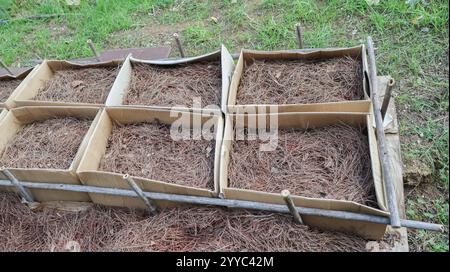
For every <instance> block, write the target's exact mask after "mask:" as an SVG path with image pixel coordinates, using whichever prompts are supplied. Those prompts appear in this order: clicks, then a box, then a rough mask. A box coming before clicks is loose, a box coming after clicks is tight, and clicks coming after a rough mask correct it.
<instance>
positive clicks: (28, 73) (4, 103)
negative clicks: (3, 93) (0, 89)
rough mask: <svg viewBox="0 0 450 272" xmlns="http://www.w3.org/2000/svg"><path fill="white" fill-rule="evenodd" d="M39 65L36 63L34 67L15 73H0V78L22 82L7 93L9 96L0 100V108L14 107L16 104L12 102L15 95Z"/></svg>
mask: <svg viewBox="0 0 450 272" xmlns="http://www.w3.org/2000/svg"><path fill="white" fill-rule="evenodd" d="M38 66H39V65H36V66H35V67H32V68H29V69H25V70H23V71H21V72H20V73H18V74H16V75H8V74H6V75H1V76H0V81H1V80H14V79H20V80H22V82H20V84H19V86H17V88H16V89H15V90H14V91H13V92H12V93H11V94H10V95H9V98H8V99H6V101H0V108H6V109H12V108H15V107H16V104H15V103H14V99H15V98H16V97H17V95H18V94H19V93H20V92H21V91H22V90H23V89H24V88H25V86H26V85H27V82H28V81H29V80H30V78H31V76H32V74H33V73H35V72H36V70H37V69H38Z"/></svg>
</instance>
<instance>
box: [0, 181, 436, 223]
mask: <svg viewBox="0 0 450 272" xmlns="http://www.w3.org/2000/svg"><path fill="white" fill-rule="evenodd" d="M20 183H21V184H22V186H24V187H27V188H31V189H43V190H59V191H71V192H81V193H94V194H104V195H118V196H126V197H137V195H136V193H135V192H134V191H132V190H125V189H116V188H106V187H96V186H87V185H73V184H57V183H41V182H27V181H21V182H20ZM0 186H13V185H12V184H11V182H10V181H9V180H0ZM143 193H144V195H145V196H146V197H147V198H150V199H153V200H155V201H156V200H164V201H172V202H179V203H189V204H195V205H213V206H223V207H229V208H240V209H251V210H260V211H269V212H277V213H290V211H289V209H288V208H287V207H286V205H279V204H269V203H260V202H254V201H246V200H234V199H220V198H210V197H200V196H188V195H176V194H166V193H155V192H143ZM296 209H297V211H298V212H299V213H300V214H302V215H310V216H321V217H328V218H335V219H342V220H352V221H361V222H369V223H376V224H383V225H389V223H390V219H389V218H387V217H384V216H377V215H368V214H360V213H354V212H344V211H335V210H326V209H315V208H306V207H298V206H297V207H296ZM401 226H402V227H407V228H416V229H424V230H431V231H440V232H442V231H443V230H444V228H443V226H442V225H439V224H433V223H426V222H420V221H413V220H401Z"/></svg>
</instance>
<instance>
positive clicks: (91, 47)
mask: <svg viewBox="0 0 450 272" xmlns="http://www.w3.org/2000/svg"><path fill="white" fill-rule="evenodd" d="M87 44H88V45H89V48H90V49H91V51H92V53H93V54H94V56H95V59H96V60H97V61H98V62H100V61H101V60H100V55H99V54H98V53H97V50H96V49H95V45H94V43H93V42H92V40H91V39H88V40H87Z"/></svg>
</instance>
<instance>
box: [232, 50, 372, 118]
mask: <svg viewBox="0 0 450 272" xmlns="http://www.w3.org/2000/svg"><path fill="white" fill-rule="evenodd" d="M366 62H367V61H366V54H365V47H364V45H361V46H356V47H351V48H339V49H314V50H310V51H305V52H298V51H292V50H284V51H257V50H242V52H241V54H240V57H239V60H238V62H237V64H236V69H235V72H234V74H233V78H232V82H231V84H230V90H229V95H228V102H227V105H228V106H227V107H228V111H229V112H232V113H244V112H250V113H251V111H252V110H256V111H258V112H263V109H264V108H266V110H265V112H267V111H268V107H269V106H276V107H277V109H278V112H281V113H282V112H370V105H371V104H370V92H369V88H368V80H367V77H366V73H367V65H366ZM255 106H258V107H257V108H256V107H255ZM252 108H253V109H252Z"/></svg>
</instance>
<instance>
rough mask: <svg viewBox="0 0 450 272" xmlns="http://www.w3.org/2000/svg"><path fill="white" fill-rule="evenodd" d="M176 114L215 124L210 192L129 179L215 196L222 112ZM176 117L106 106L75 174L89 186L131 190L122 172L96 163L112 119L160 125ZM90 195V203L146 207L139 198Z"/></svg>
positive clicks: (146, 187)
mask: <svg viewBox="0 0 450 272" xmlns="http://www.w3.org/2000/svg"><path fill="white" fill-rule="evenodd" d="M177 113H178V114H182V113H183V114H189V116H191V117H192V116H194V115H196V116H200V117H201V122H202V124H204V123H205V122H207V121H208V120H212V121H213V122H214V123H215V125H216V126H217V131H216V136H215V141H216V142H215V154H214V187H215V188H214V190H213V191H211V190H208V189H203V188H195V187H188V186H183V185H178V184H174V183H168V182H163V181H158V180H152V179H148V178H142V177H135V176H133V177H132V178H133V179H134V181H135V182H136V183H137V184H138V186H140V187H141V188H142V190H143V191H149V192H163V193H172V194H183V195H193V196H204V197H215V196H217V195H218V192H219V158H220V148H221V144H222V135H223V119H222V117H221V114H220V113H219V114H216V115H212V117H211V115H206V114H203V115H202V114H200V113H191V112H187V111H185V112H177ZM177 119H178V117H171V114H170V111H167V110H156V109H149V108H131V107H115V108H107V109H106V110H105V111H104V112H103V113H102V114H101V117H100V119H99V122H98V124H97V126H96V127H95V130H94V133H93V134H92V137H91V139H90V141H89V144H88V147H87V149H86V151H85V153H84V154H83V157H82V159H81V163H80V166H79V167H78V170H77V174H78V176H79V177H80V179H81V181H82V182H83V184H86V185H90V186H101V187H110V188H122V189H130V187H129V186H128V184H127V183H126V182H125V181H123V174H120V173H113V172H105V171H100V170H99V165H100V162H101V159H102V158H103V156H104V154H105V152H106V148H107V143H108V137H109V136H110V135H111V131H112V127H113V123H114V122H118V123H120V124H133V123H143V122H153V121H156V120H158V121H159V122H161V123H163V124H172V123H173V122H174V121H176V120H177ZM182 122H183V126H185V125H187V124H186V122H184V121H182ZM194 125H195V124H194ZM90 196H91V198H92V201H93V202H95V203H100V204H103V205H109V206H121V207H136V208H145V205H144V204H143V202H142V200H140V199H139V198H131V197H122V196H111V195H100V194H90ZM156 203H157V204H158V205H159V206H166V205H167V204H168V203H167V202H165V201H157V202H156Z"/></svg>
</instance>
